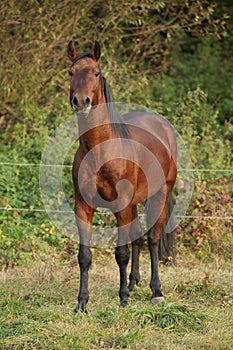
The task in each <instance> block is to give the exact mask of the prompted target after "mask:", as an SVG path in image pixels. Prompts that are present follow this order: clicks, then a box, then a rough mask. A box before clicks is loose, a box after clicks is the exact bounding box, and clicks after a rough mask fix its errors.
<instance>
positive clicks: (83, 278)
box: [74, 200, 94, 312]
mask: <svg viewBox="0 0 233 350" xmlns="http://www.w3.org/2000/svg"><path fill="white" fill-rule="evenodd" d="M75 214H76V221H77V225H78V231H79V239H80V244H79V253H78V263H79V267H80V288H79V294H78V304H77V306H76V308H75V310H74V311H75V312H78V311H82V312H86V304H87V303H88V300H89V291H88V271H89V268H90V266H91V262H92V253H91V249H90V240H91V224H92V217H93V214H94V209H93V208H91V207H90V206H88V205H87V204H86V203H85V202H82V201H80V200H78V201H77V203H76V205H75Z"/></svg>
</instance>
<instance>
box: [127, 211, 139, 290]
mask: <svg viewBox="0 0 233 350" xmlns="http://www.w3.org/2000/svg"><path fill="white" fill-rule="evenodd" d="M141 235H142V230H141V224H140V221H139V219H138V213H137V207H136V206H134V207H133V210H132V223H131V226H130V240H131V242H132V260H131V272H130V275H129V286H128V288H129V291H130V292H131V291H132V290H133V288H134V286H135V284H138V283H139V281H140V273H139V254H140V248H141V245H142V238H141Z"/></svg>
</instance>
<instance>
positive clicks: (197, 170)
mask: <svg viewBox="0 0 233 350" xmlns="http://www.w3.org/2000/svg"><path fill="white" fill-rule="evenodd" d="M0 165H3V166H20V167H56V168H59V167H60V168H71V167H72V165H69V164H43V163H14V162H0ZM178 171H184V172H216V173H227V172H228V173H229V172H232V173H233V169H195V168H189V169H183V168H180V169H178ZM0 211H19V212H20V211H22V212H23V211H25V212H39V213H73V211H72V210H65V211H63V210H45V209H43V208H13V207H10V206H7V207H0ZM176 217H177V218H179V219H214V220H229V221H231V220H233V216H231V215H226V216H214V215H213V216H210V215H208V216H203V215H199V216H198V215H177V216H176Z"/></svg>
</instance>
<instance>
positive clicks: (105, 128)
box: [78, 87, 112, 153]
mask: <svg viewBox="0 0 233 350" xmlns="http://www.w3.org/2000/svg"><path fill="white" fill-rule="evenodd" d="M78 127H79V141H80V146H81V147H82V148H83V150H84V152H85V153H87V152H89V151H90V149H92V148H93V147H95V146H97V145H98V144H101V143H102V142H104V141H106V140H109V139H111V138H112V127H111V124H110V118H109V113H108V107H107V104H106V99H105V96H104V93H103V88H102V87H101V89H98V91H97V93H96V94H95V96H94V98H93V107H92V110H91V112H90V113H89V115H88V117H87V118H83V119H81V118H79V119H78Z"/></svg>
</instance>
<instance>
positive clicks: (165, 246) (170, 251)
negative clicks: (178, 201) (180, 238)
mask: <svg viewBox="0 0 233 350" xmlns="http://www.w3.org/2000/svg"><path fill="white" fill-rule="evenodd" d="M174 205H175V197H174V193H173V192H172V193H171V194H170V196H169V198H168V204H167V216H166V220H165V223H164V226H163V228H162V232H161V235H160V241H159V259H160V260H162V261H163V263H164V264H168V263H174V262H175V232H176V229H175V227H176V224H175V217H174V214H172V210H173V207H174ZM168 222H169V224H168ZM167 224H168V227H167V230H165V228H166V226H167ZM166 231H168V232H166Z"/></svg>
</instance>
